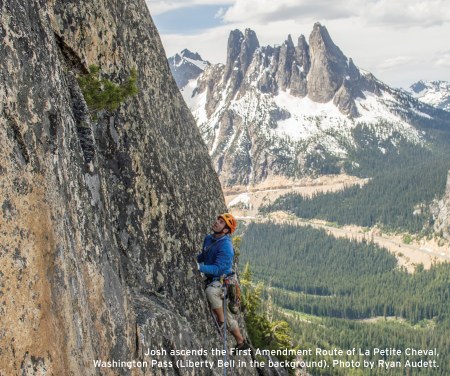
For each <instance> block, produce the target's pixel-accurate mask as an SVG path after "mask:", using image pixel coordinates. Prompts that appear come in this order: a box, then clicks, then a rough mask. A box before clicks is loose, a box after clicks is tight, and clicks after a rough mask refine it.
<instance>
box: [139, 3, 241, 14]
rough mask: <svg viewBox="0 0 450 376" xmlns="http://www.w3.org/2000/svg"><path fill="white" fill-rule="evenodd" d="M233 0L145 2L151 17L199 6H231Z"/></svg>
mask: <svg viewBox="0 0 450 376" xmlns="http://www.w3.org/2000/svg"><path fill="white" fill-rule="evenodd" d="M234 2H235V0H145V3H146V4H147V8H148V9H149V10H150V13H151V15H152V16H157V15H160V14H163V13H167V12H171V11H174V10H178V9H182V8H190V7H195V6H200V5H221V6H222V5H223V6H225V5H231V4H233V3H234Z"/></svg>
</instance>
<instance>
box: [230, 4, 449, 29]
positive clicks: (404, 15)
mask: <svg viewBox="0 0 450 376" xmlns="http://www.w3.org/2000/svg"><path fill="white" fill-rule="evenodd" d="M447 3H448V0H395V1H393V0H346V1H344V2H338V1H335V0H316V1H312V0H278V1H273V0H235V1H234V2H233V4H232V5H231V6H230V7H229V8H228V9H227V10H226V11H225V12H224V14H223V20H224V21H226V22H230V23H236V22H243V21H245V20H248V19H251V20H252V21H253V22H258V23H260V24H263V23H270V22H274V21H279V20H296V21H297V22H305V21H307V22H310V21H311V19H314V20H323V21H330V20H336V19H346V18H353V17H358V18H360V19H362V20H364V22H365V23H366V24H368V25H371V24H378V25H380V24H382V25H391V26H393V27H414V26H419V27H431V26H437V25H442V24H445V23H450V7H449V6H448V4H447Z"/></svg>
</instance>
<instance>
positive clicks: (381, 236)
mask: <svg viewBox="0 0 450 376" xmlns="http://www.w3.org/2000/svg"><path fill="white" fill-rule="evenodd" d="M366 182H367V179H358V178H355V177H352V176H346V175H338V176H323V177H320V178H317V179H310V178H308V179H302V180H299V181H295V182H293V181H289V180H286V179H276V180H272V181H271V182H267V183H265V184H264V185H259V186H253V187H233V188H232V189H226V190H224V194H225V199H226V202H227V205H229V207H231V211H232V213H233V214H235V215H236V216H238V217H240V218H241V219H244V220H248V221H258V222H263V221H267V220H269V219H270V220H272V221H275V222H277V223H289V224H293V225H298V226H307V225H311V226H313V227H315V228H322V229H324V230H326V231H327V232H328V233H329V234H330V235H332V236H334V237H344V238H347V239H356V240H358V241H367V242H374V243H376V244H378V245H379V246H381V247H384V248H386V249H387V250H388V251H389V252H391V253H393V254H394V255H395V256H396V257H397V259H398V260H399V264H400V265H401V266H405V267H406V269H407V270H408V271H409V272H413V271H414V270H415V267H416V265H418V264H423V266H424V267H425V269H429V268H430V267H431V265H432V264H433V263H438V262H450V243H449V242H448V241H444V240H443V239H425V238H422V239H420V240H417V239H413V240H411V241H410V242H409V244H406V243H405V241H404V236H405V235H407V234H387V233H383V232H382V231H381V230H380V229H378V228H370V229H368V228H363V227H359V226H354V225H352V226H342V227H337V226H333V225H331V224H329V223H326V222H325V221H320V220H303V219H300V218H296V217H295V216H292V215H289V214H288V213H285V212H275V213H271V214H270V215H269V216H266V217H262V216H260V215H258V209H259V207H260V206H261V205H264V204H267V203H269V202H273V201H274V200H275V199H276V198H278V197H280V196H281V195H284V194H286V193H290V192H296V193H299V194H301V195H304V196H311V195H312V194H314V193H317V192H331V191H337V190H341V189H343V188H345V187H346V186H350V185H355V184H359V185H363V184H365V183H366ZM289 184H291V186H289Z"/></svg>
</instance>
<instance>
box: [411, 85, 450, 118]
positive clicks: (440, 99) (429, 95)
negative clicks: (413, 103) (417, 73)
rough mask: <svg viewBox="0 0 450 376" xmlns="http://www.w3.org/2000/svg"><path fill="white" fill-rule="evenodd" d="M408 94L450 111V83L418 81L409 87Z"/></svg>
mask: <svg viewBox="0 0 450 376" xmlns="http://www.w3.org/2000/svg"><path fill="white" fill-rule="evenodd" d="M408 92H409V93H410V94H411V95H412V96H413V97H414V98H417V99H419V100H420V101H421V102H423V103H426V104H429V105H431V106H434V107H437V108H440V109H442V110H445V111H450V82H447V81H418V82H416V83H414V84H412V85H411V86H410V87H409V89H408Z"/></svg>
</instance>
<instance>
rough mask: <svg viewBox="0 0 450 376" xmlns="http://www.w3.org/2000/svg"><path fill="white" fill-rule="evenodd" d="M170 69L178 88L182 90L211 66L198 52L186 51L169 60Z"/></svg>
mask: <svg viewBox="0 0 450 376" xmlns="http://www.w3.org/2000/svg"><path fill="white" fill-rule="evenodd" d="M168 62H169V67H170V70H171V72H172V75H173V77H174V78H175V81H176V83H177V86H178V87H179V88H180V89H181V88H183V87H184V86H186V85H187V84H188V82H189V81H190V80H194V79H196V78H197V77H198V76H200V74H202V73H203V71H204V70H205V69H206V67H207V66H209V65H210V63H209V62H208V61H205V60H203V59H202V58H201V56H200V55H199V54H198V53H196V52H191V51H189V50H188V49H186V48H185V49H184V50H183V51H181V52H180V53H177V54H175V55H174V56H172V57H169V59H168Z"/></svg>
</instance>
